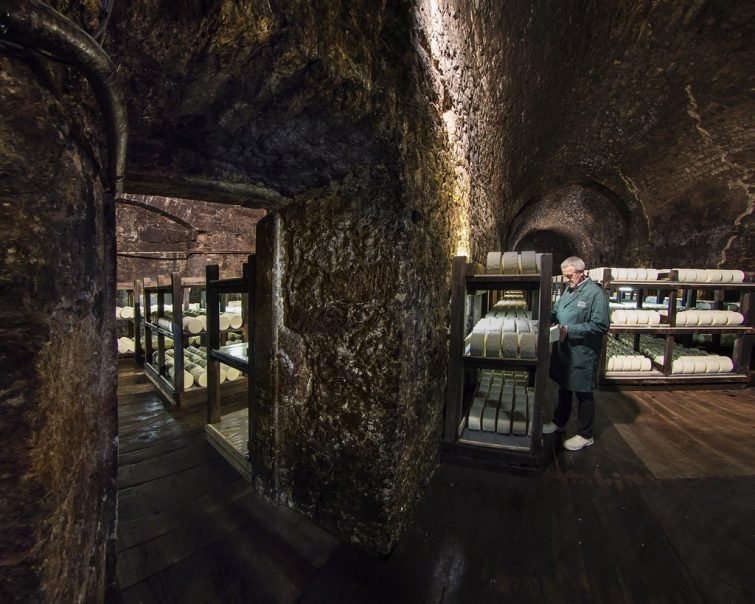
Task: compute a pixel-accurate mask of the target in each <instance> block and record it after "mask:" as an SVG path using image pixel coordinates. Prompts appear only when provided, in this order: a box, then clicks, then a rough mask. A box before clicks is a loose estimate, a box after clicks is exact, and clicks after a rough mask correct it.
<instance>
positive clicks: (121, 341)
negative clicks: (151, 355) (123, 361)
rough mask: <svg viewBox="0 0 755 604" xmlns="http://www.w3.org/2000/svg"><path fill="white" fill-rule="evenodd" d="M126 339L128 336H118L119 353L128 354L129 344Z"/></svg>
mask: <svg viewBox="0 0 755 604" xmlns="http://www.w3.org/2000/svg"><path fill="white" fill-rule="evenodd" d="M126 340H127V338H126V336H123V337H122V338H118V354H126V353H127V352H129V345H128V342H127V341H126Z"/></svg>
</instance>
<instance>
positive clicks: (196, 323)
mask: <svg viewBox="0 0 755 604" xmlns="http://www.w3.org/2000/svg"><path fill="white" fill-rule="evenodd" d="M183 326H184V331H188V332H189V333H190V334H198V333H202V328H203V326H202V321H201V320H200V319H199V318H198V317H192V316H190V315H187V316H184V317H183Z"/></svg>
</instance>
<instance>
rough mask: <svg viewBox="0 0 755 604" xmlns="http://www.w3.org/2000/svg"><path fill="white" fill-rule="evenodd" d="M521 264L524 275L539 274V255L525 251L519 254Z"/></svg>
mask: <svg viewBox="0 0 755 604" xmlns="http://www.w3.org/2000/svg"><path fill="white" fill-rule="evenodd" d="M519 264H520V266H521V270H522V274H524V275H531V274H536V273H538V272H539V271H538V269H537V254H536V253H535V252H531V251H525V252H522V253H521V254H519Z"/></svg>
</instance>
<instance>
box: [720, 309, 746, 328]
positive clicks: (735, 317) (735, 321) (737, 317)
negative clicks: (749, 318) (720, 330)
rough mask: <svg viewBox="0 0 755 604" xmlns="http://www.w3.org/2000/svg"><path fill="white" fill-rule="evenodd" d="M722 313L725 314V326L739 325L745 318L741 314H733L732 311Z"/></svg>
mask: <svg viewBox="0 0 755 604" xmlns="http://www.w3.org/2000/svg"><path fill="white" fill-rule="evenodd" d="M724 312H726V324H727V325H741V324H742V323H744V321H745V317H744V315H743V314H742V313H739V312H734V311H733V310H727V311H724Z"/></svg>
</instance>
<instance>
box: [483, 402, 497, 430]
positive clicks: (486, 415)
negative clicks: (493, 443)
mask: <svg viewBox="0 0 755 604" xmlns="http://www.w3.org/2000/svg"><path fill="white" fill-rule="evenodd" d="M497 416H498V409H497V408H495V407H485V408H484V409H483V410H482V429H483V430H484V431H485V432H495V430H496V425H495V424H496V419H497Z"/></svg>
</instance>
